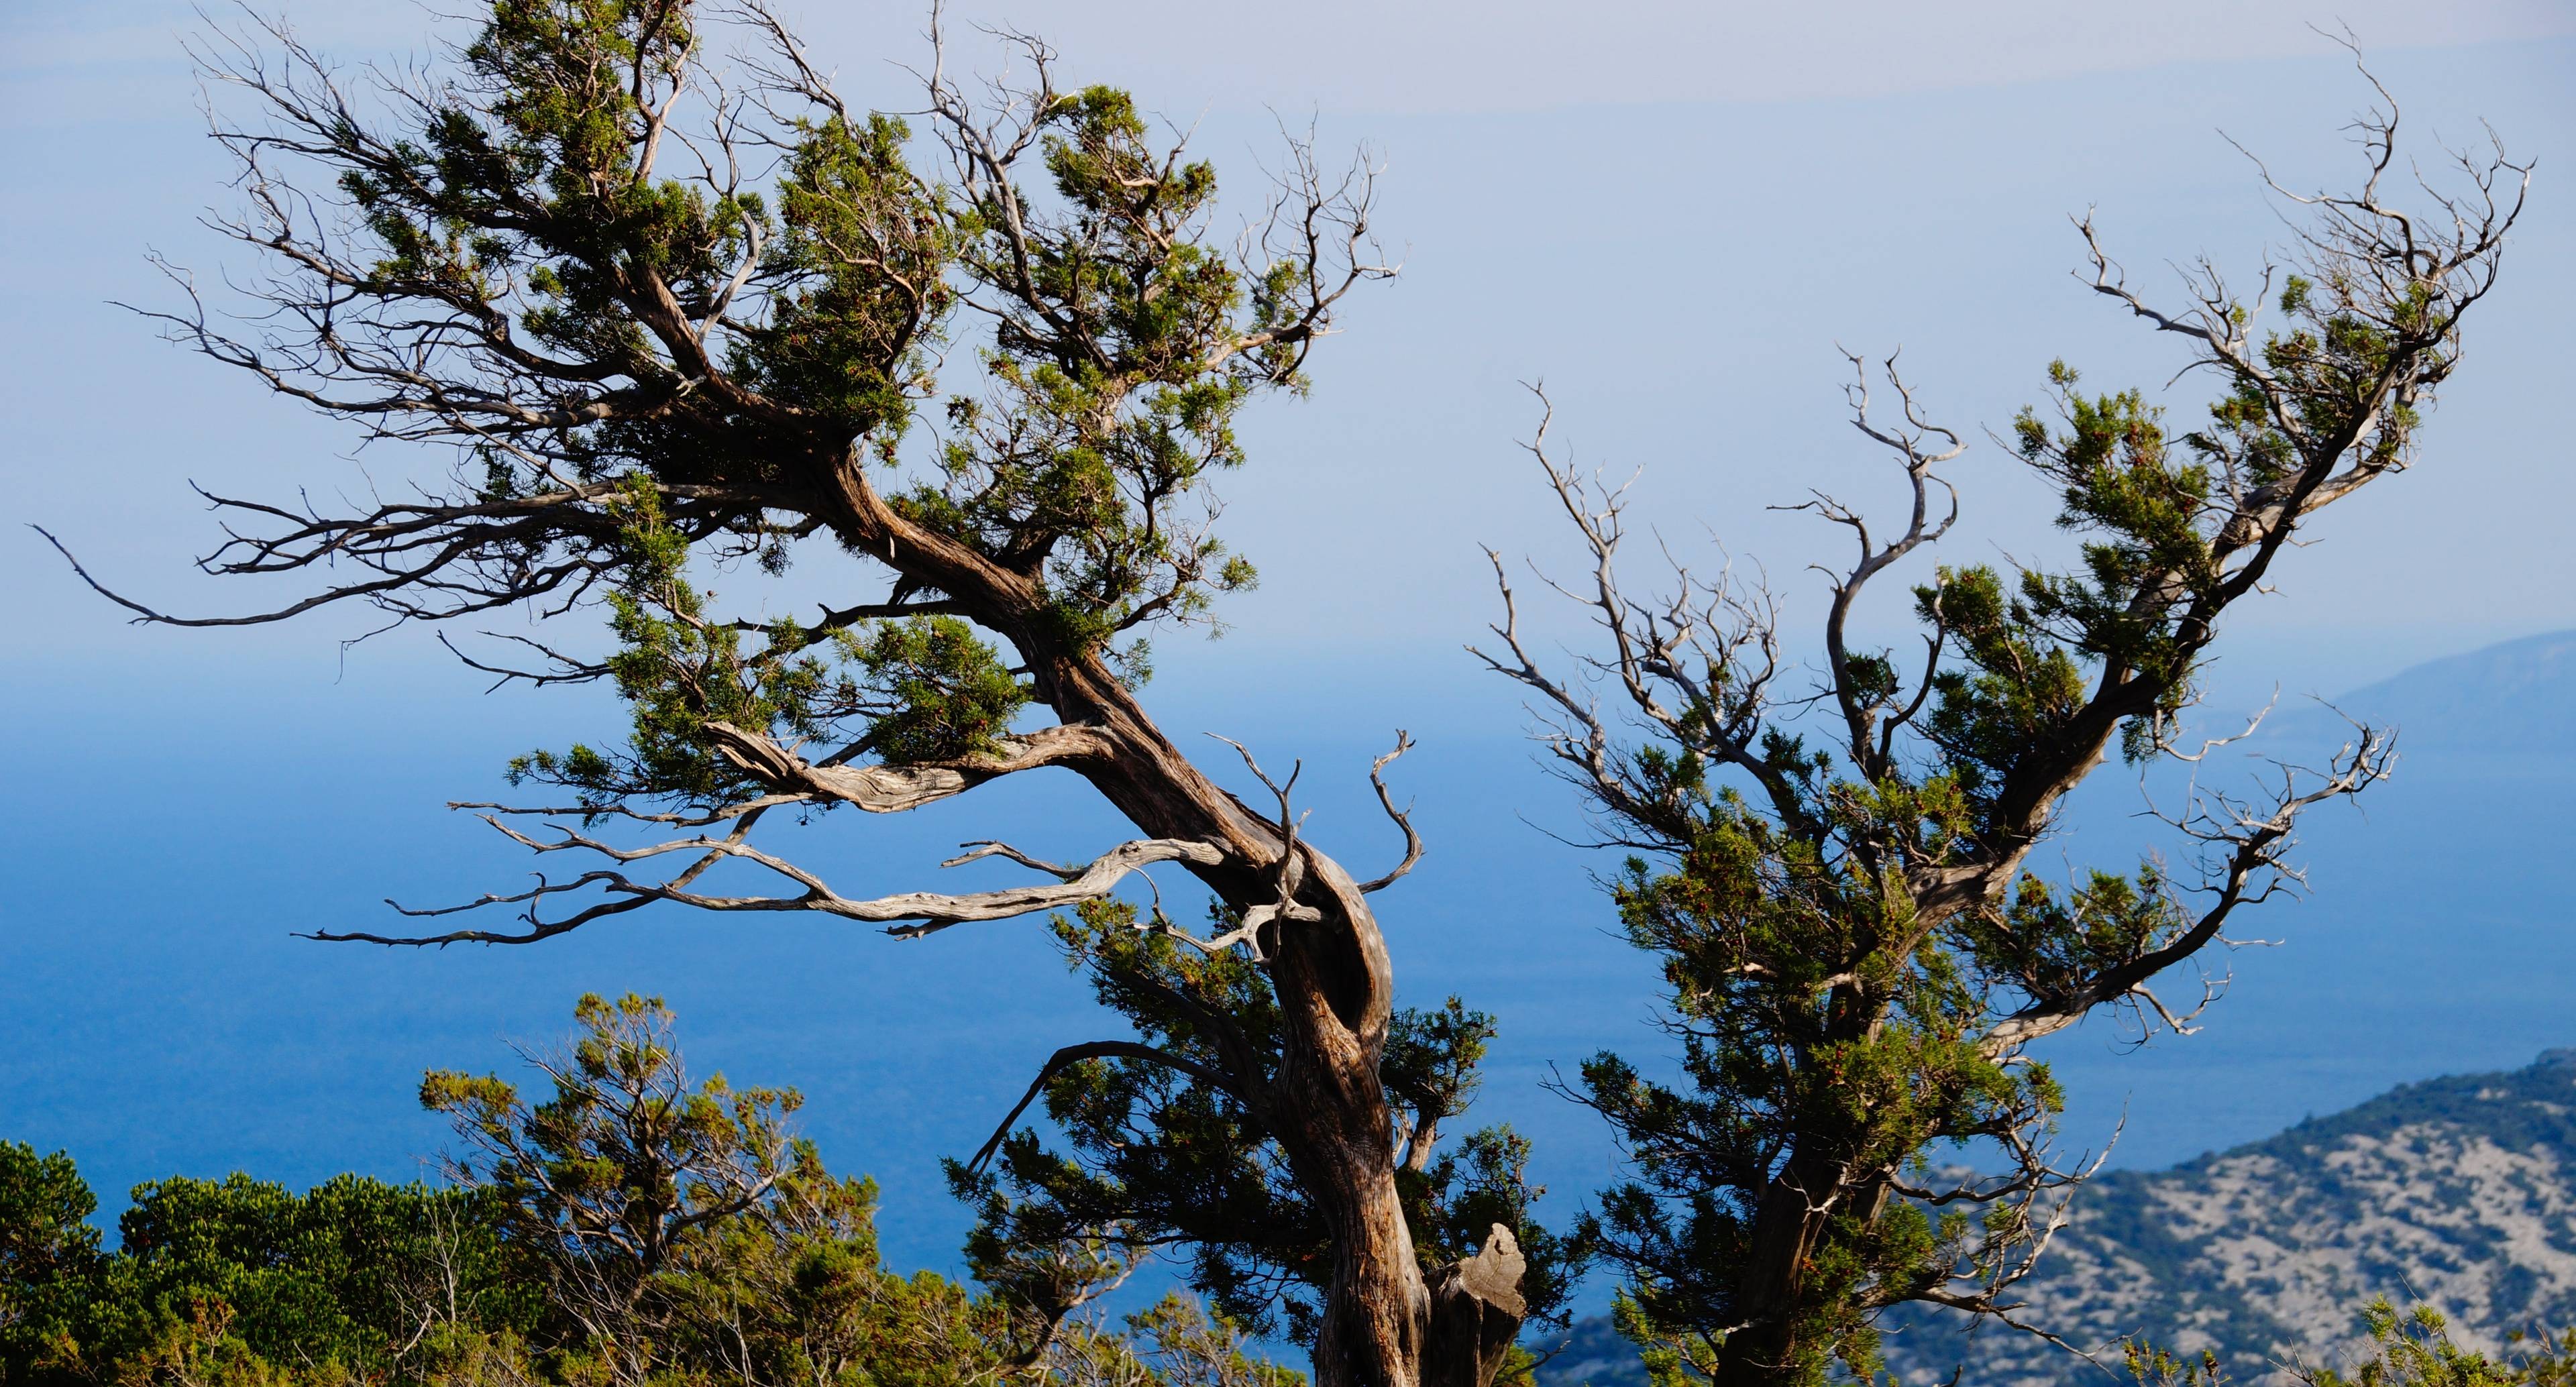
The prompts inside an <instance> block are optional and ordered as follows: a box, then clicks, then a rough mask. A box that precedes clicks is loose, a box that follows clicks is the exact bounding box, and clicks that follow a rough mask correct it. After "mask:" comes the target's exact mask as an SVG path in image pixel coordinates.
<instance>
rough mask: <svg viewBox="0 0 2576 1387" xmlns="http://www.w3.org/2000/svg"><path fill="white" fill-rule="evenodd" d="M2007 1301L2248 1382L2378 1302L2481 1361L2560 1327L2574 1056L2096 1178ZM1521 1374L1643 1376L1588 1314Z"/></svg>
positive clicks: (1624, 1382)
mask: <svg viewBox="0 0 2576 1387" xmlns="http://www.w3.org/2000/svg"><path fill="white" fill-rule="evenodd" d="M2023 1290H2024V1291H2025V1292H2026V1298H2027V1300H2028V1301H2029V1304H2030V1308H2029V1310H2028V1312H2027V1313H2028V1315H2029V1317H2030V1318H2031V1319H2032V1320H2033V1321H2034V1322H2035V1323H2038V1324H2041V1325H2045V1326H2048V1327H2050V1328H2052V1329H2054V1330H2056V1331H2057V1332H2059V1333H2060V1334H2062V1335H2063V1336H2064V1337H2065V1338H2066V1339H2067V1340H2068V1341H2070V1342H2073V1343H2076V1344H2078V1345H2080V1346H2083V1347H2086V1348H2096V1347H2102V1346H2111V1345H2116V1344H2117V1342H2118V1341H2119V1340H2120V1338H2121V1337H2122V1336H2124V1335H2128V1334H2142V1335H2144V1336H2145V1337H2147V1338H2148V1339H2150V1340H2153V1341H2155V1342H2158V1343H2162V1344H2165V1345H2167V1346H2170V1347H2174V1348H2178V1349H2182V1350H2186V1351H2189V1352H2194V1353H2197V1352H2198V1351H2199V1350H2201V1349H2203V1348H2209V1349H2214V1350H2216V1351H2217V1352H2219V1353H2220V1354H2221V1355H2222V1357H2224V1358H2226V1359H2228V1360H2229V1367H2230V1370H2231V1371H2232V1372H2234V1373H2235V1374H2236V1377H2237V1379H2238V1380H2239V1381H2241V1382H2246V1383H2254V1382H2260V1381H2262V1380H2263V1379H2264V1377H2265V1375H2266V1373H2267V1372H2268V1370H2269V1365H2270V1362H2271V1361H2272V1360H2276V1359H2278V1358H2279V1357H2281V1356H2283V1355H2286V1354H2288V1353H2290V1352H2292V1351H2294V1350H2305V1351H2307V1352H2310V1353H2318V1352H2323V1351H2327V1350H2330V1349H2332V1348H2333V1347H2335V1346H2336V1345H2338V1344H2340V1343H2342V1342H2344V1341H2345V1340H2346V1339H2347V1337H2348V1336H2349V1335H2351V1334H2352V1332H2353V1330H2354V1328H2355V1326H2354V1322H2353V1316H2354V1312H2355V1311H2357V1310H2358V1309H2359V1308H2360V1307H2361V1306H2362V1305H2363V1304H2364V1303H2365V1302H2367V1301H2368V1300H2369V1299H2370V1298H2371V1297H2373V1296H2376V1295H2387V1296H2390V1297H2392V1298H2396V1299H2400V1300H2403V1299H2405V1298H2406V1297H2408V1296H2409V1295H2410V1294H2412V1295H2414V1296H2416V1297H2419V1298H2421V1299H2423V1300H2426V1301H2429V1302H2431V1303H2432V1304H2434V1305H2436V1306H2438V1307H2440V1308H2441V1309H2442V1310H2443V1311H2445V1312H2446V1313H2448V1314H2450V1315H2451V1317H2452V1320H2453V1324H2454V1326H2455V1327H2456V1328H2457V1329H2458V1330H2459V1331H2460V1335H2459V1337H2460V1338H2461V1339H2462V1340H2463V1341H2465V1342H2469V1343H2472V1344H2475V1345H2478V1346H2480V1347H2490V1348H2491V1347H2494V1346H2495V1345H2496V1344H2498V1343H2499V1342H2500V1341H2501V1340H2502V1338H2503V1336H2504V1335H2505V1334H2506V1333H2507V1332H2509V1331H2511V1330H2515V1329H2523V1328H2529V1327H2532V1326H2534V1325H2544V1326H2550V1327H2554V1328H2565V1327H2567V1326H2570V1325H2576V1049H2563V1050H2551V1051H2548V1052H2547V1053H2545V1054H2543V1055H2542V1056H2541V1057H2540V1059H2539V1061H2538V1062H2537V1063H2535V1064H2533V1065H2532V1066H2531V1067H2529V1068H2527V1069H2522V1070H2517V1071H2514V1072H2510V1073H2501V1074H2474V1075H2467V1076H2461V1077H2453V1078H2445V1079H2433V1080H2430V1081H2427V1082H2425V1083H2420V1084H2409V1085H2406V1086H2405V1087H2402V1088H2399V1089H2397V1090H2395V1091H2393V1092H2390V1093H2388V1094H2385V1095H2383V1096H2381V1097H2379V1098H2375V1099H2372V1100H2371V1101H2369V1102H2367V1103H2364V1104H2362V1105H2360V1106H2359V1107H2355V1108H2351V1109H2348V1110H2346V1111H2344V1112H2340V1113H2336V1114H2334V1115H2332V1116H2330V1117H2321V1118H2311V1119H2309V1120H2308V1121H2306V1122H2302V1123H2300V1124H2299V1125H2298V1126H2296V1127H2293V1128H2291V1129H2290V1130H2289V1131H2286V1132H2283V1133H2282V1134H2280V1135H2279V1136H2276V1137H2273V1138H2271V1139H2269V1140H2266V1141H2260V1142H2255V1143H2252V1144H2250V1145H2246V1146H2240V1147H2237V1148H2236V1149H2234V1150H2232V1151H2227V1152H2224V1153H2220V1154H2215V1155H2208V1156H2203V1157H2201V1158H2199V1159H2198V1160H2194V1161H2190V1162H2186V1163H2185V1164H2183V1165H2180V1166H2177V1167H2175V1168H2173V1169H2171V1170H2164V1171H2156V1172H2152V1173H2143V1172H2132V1171H2121V1172H2115V1173H2112V1174H2109V1175H2106V1176H2104V1177H2102V1178H2101V1179H2100V1180H2098V1181H2096V1182H2095V1183H2094V1184H2093V1185H2092V1186H2091V1187H2090V1188H2089V1189H2087V1190H2086V1192H2085V1193H2084V1196H2083V1197H2082V1199H2081V1200H2080V1202H2079V1204H2078V1206H2077V1209H2076V1211H2075V1220H2074V1222H2073V1224H2072V1225H2071V1226H2069V1227H2068V1228H2067V1229H2066V1230H2065V1231H2064V1232H2062V1233H2060V1234H2059V1235H2058V1238H2057V1241H2056V1243H2055V1244H2054V1246H2052V1248H2051V1249H2050V1251H2049V1256H2048V1260H2047V1261H2046V1262H2045V1263H2044V1264H2043V1270H2042V1273H2041V1274H2040V1275H2039V1276H2037V1277H2035V1278H2033V1279H2032V1280H2031V1281H2029V1282H2026V1283H2024V1286H2023ZM1887 1327H1888V1328H1889V1329H1891V1330H1894V1331H1895V1332H1894V1333H1891V1334H1890V1335H1889V1339H1888V1348H1889V1358H1890V1363H1891V1366H1893V1367H1895V1368H1897V1369H1898V1371H1899V1372H1900V1374H1901V1375H1902V1378H1903V1380H1905V1381H1908V1382H1920V1381H1929V1382H1940V1381H1946V1380H1948V1378H1949V1377H1950V1374H1951V1370H1952V1369H1953V1368H1955V1367H1957V1366H1959V1365H1961V1364H1963V1363H1964V1364H1965V1365H1966V1366H1967V1371H1966V1373H1965V1374H1964V1376H1963V1378H1962V1380H1963V1381H1969V1382H1976V1383H1980V1384H1986V1385H1987V1387H2055V1385H2056V1384H2073V1383H2096V1382H2107V1381H2110V1380H2111V1379H2109V1378H2105V1377H2104V1376H2102V1374H2101V1373H2100V1372H2099V1371H2098V1370H2096V1369H2093V1368H2090V1367H2088V1366H2086V1365H2085V1364H2083V1363H2081V1362H2078V1361H2076V1360H2074V1359H2072V1358H2070V1357H2069V1356H2068V1355H2066V1354H2065V1353H2064V1352H2063V1351H2061V1350H2058V1349H2056V1348H2052V1347H2050V1346H2049V1345H2046V1344H2044V1343H2040V1342H2039V1341H2037V1340H2034V1339H2029V1338H2026V1337H2023V1336H2020V1335H2015V1334H2011V1333H2009V1332H2008V1331H2004V1332H1998V1331H1996V1330H1994V1329H1992V1328H1989V1329H1986V1330H1983V1331H1980V1332H1979V1333H1978V1334H1976V1335H1975V1336H1973V1337H1971V1336H1969V1335H1966V1334H1964V1333H1962V1332H1960V1330H1959V1329H1958V1328H1957V1327H1956V1326H1955V1325H1954V1324H1953V1323H1951V1322H1950V1321H1949V1320H1947V1319H1943V1318H1937V1317H1935V1316H1931V1315H1925V1314H1913V1315H1907V1316H1901V1317H1899V1318H1897V1319H1896V1320H1894V1321H1892V1322H1891V1323H1890V1324H1889V1325H1888V1326H1887ZM2115 1352H2116V1350H2115ZM2114 1362H2116V1358H2115V1359H2114ZM1540 1380H1541V1382H1542V1383H1544V1384H1546V1387H1559V1385H1560V1384H1563V1387H1574V1384H1579V1383H1584V1382H1589V1383H1591V1384H1593V1387H1629V1385H1630V1384H1642V1383H1643V1382H1644V1380H1645V1379H1644V1375H1643V1374H1642V1373H1641V1372H1640V1371H1639V1370H1638V1368H1637V1366H1636V1362H1635V1356H1634V1353H1633V1352H1632V1351H1628V1350H1625V1349H1624V1347H1623V1346H1621V1345H1620V1344H1619V1341H1618V1337H1617V1335H1616V1334H1614V1333H1612V1332H1611V1331H1610V1328H1609V1325H1608V1324H1607V1323H1606V1322H1605V1321H1598V1320H1596V1321H1589V1322H1587V1323H1585V1324H1584V1325H1583V1326H1581V1327H1580V1333H1579V1334H1578V1336H1577V1339H1576V1341H1575V1343H1574V1344H1573V1345H1572V1346H1570V1347H1569V1348H1568V1350H1567V1351H1566V1352H1564V1353H1563V1354H1561V1355H1559V1356H1558V1358H1557V1359H1556V1360H1555V1361H1554V1362H1552V1363H1551V1364H1550V1365H1549V1370H1548V1371H1547V1372H1545V1373H1543V1374H1542V1375H1541V1378H1540Z"/></svg>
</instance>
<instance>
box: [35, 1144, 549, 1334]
mask: <svg viewBox="0 0 2576 1387" xmlns="http://www.w3.org/2000/svg"><path fill="white" fill-rule="evenodd" d="M25 1151H26V1148H24V1147H13V1146H5V1145H0V1160H9V1159H10V1158H11V1157H12V1156H14V1155H16V1154H18V1153H24V1152H25ZM43 1164H44V1165H45V1167H46V1169H45V1170H44V1172H43V1174H44V1177H45V1180H44V1188H45V1190H46V1192H47V1203H48V1205H49V1206H50V1210H51V1212H50V1213H48V1214H45V1215H42V1216H40V1217H39V1219H38V1220H37V1221H36V1222H35V1223H33V1224H30V1223H27V1222H23V1221H22V1214H23V1207H22V1208H19V1209H12V1210H11V1211H10V1212H9V1215H8V1224H7V1232H6V1234H5V1235H0V1236H6V1237H7V1238H8V1240H9V1241H10V1242H11V1243H13V1244H19V1245H21V1246H23V1245H24V1244H25V1240H26V1238H27V1236H28V1235H29V1234H31V1233H32V1234H35V1235H37V1236H38V1237H40V1238H42V1239H44V1240H46V1241H50V1242H51V1243H52V1244H53V1245H54V1247H55V1249H56V1252H57V1255H55V1256H54V1257H53V1258H52V1259H51V1261H50V1263H48V1262H47V1261H45V1260H42V1259H37V1258H27V1259H23V1260H22V1259H17V1258H12V1259H11V1261H10V1262H9V1264H8V1265H7V1266H5V1267H0V1306H6V1307H10V1308H11V1309H12V1310H16V1311H32V1312H33V1313H27V1314H12V1315H9V1316H7V1317H6V1318H0V1324H6V1325H8V1327H9V1329H10V1331H11V1332H9V1333H8V1334H7V1336H6V1337H5V1339H0V1381H6V1382H10V1383H56V1384H72V1383H88V1382H127V1381H142V1380H164V1379H167V1378H171V1377H174V1376H175V1377H178V1378H179V1379H181V1380H189V1379H190V1378H192V1377H193V1378H194V1379H197V1380H208V1381H223V1382H240V1383H252V1382H285V1381H295V1382H310V1383H315V1384H340V1383H354V1382H359V1381H379V1380H383V1379H385V1378H386V1377H388V1376H398V1377H403V1378H405V1379H407V1380H419V1379H420V1378H421V1377H422V1376H423V1375H424V1374H427V1373H430V1372H432V1371H434V1369H435V1365H436V1364H437V1362H438V1361H440V1360H441V1358H442V1356H443V1355H445V1354H447V1353H448V1352H450V1351H451V1350H452V1349H453V1348H454V1347H455V1338H454V1335H452V1334H449V1333H446V1332H444V1331H443V1330H442V1332H436V1333H433V1332H432V1330H433V1328H437V1327H440V1326H443V1325H444V1326H452V1325H453V1324H454V1323H458V1322H468V1321H470V1322H471V1323H472V1324H474V1325H475V1326H477V1327H478V1328H477V1330H476V1331H474V1332H478V1333H487V1334H498V1335H511V1334H516V1333H519V1332H522V1331H524V1330H526V1329H529V1328H531V1327H533V1326H534V1325H535V1324H536V1323H537V1321H538V1318H539V1315H540V1305H539V1301H538V1298H537V1297H535V1296H534V1295H532V1294H530V1293H529V1292H528V1291H527V1290H526V1288H525V1272H526V1268H525V1266H524V1263H522V1262H520V1261H519V1260H518V1258H517V1257H516V1255H515V1253H514V1250H513V1249H511V1248H509V1247H506V1246H505V1245H504V1244H503V1242H502V1241H501V1237H500V1231H499V1229H498V1227H497V1225H496V1222H495V1219H494V1217H493V1215H494V1212H495V1209H496V1203H495V1201H493V1200H491V1199H489V1198H488V1197H485V1196H483V1195H481V1194H477V1193H473V1192H468V1191H459V1190H434V1189H430V1188H427V1187H425V1186H421V1185H402V1186H397V1185H387V1184H384V1183H382V1182H380V1181H376V1180H372V1179H368V1178H365V1177H361V1176H352V1175H342V1176H336V1177H334V1178H332V1179H331V1180H329V1181H326V1182H324V1183H323V1184H321V1185H317V1186H315V1187H314V1188H313V1189H312V1190H311V1191H309V1192H307V1193H305V1194H301V1195H297V1194H292V1193H290V1192H288V1191H287V1190H286V1189H284V1188H283V1187H281V1186H278V1185H274V1184H269V1183H265V1182H262V1181H257V1180H253V1179H250V1178H249V1177H247V1176H243V1175H234V1176H231V1177H229V1178H227V1179H224V1180H220V1181H217V1180H192V1179H185V1178H177V1179H170V1180H160V1181H152V1182H148V1183H145V1184H143V1185H139V1186H137V1187H136V1188H135V1190H134V1191H133V1200H134V1203H133V1206H132V1207H131V1208H129V1209H127V1210H126V1211H125V1213H124V1214H123V1215H122V1216H120V1217H119V1219H118V1221H117V1226H118V1231H119V1234H120V1237H121V1240H122V1245H121V1246H120V1247H119V1248H118V1250H117V1251H116V1252H114V1253H112V1254H101V1253H100V1252H99V1251H98V1250H97V1234H96V1231H95V1230H93V1229H90V1228H87V1227H86V1226H79V1227H74V1226H71V1225H67V1224H61V1223H59V1222H57V1221H55V1220H57V1219H58V1218H59V1216H60V1215H62V1214H66V1213H69V1212H71V1211H72V1210H74V1209H77V1210H79V1211H81V1212H82V1213H83V1214H85V1213H87V1212H88V1211H89V1210H90V1209H92V1208H94V1207H95V1203H96V1201H95V1200H94V1199H93V1198H92V1197H91V1195H90V1192H89V1190H88V1187H87V1186H86V1185H85V1184H83V1183H81V1182H80V1180H79V1177H78V1175H77V1174H76V1173H74V1172H73V1170H72V1167H71V1163H70V1161H69V1160H68V1159H66V1158H64V1157H62V1156H61V1155H60V1154H59V1153H58V1154H57V1155H55V1156H52V1157H47V1158H45V1162H44V1163H43ZM10 1173H11V1174H12V1175H16V1174H18V1173H20V1172H19V1171H17V1170H12V1171H11V1172H10ZM11 1183H12V1184H15V1183H16V1182H15V1181H14V1180H12V1181H11Z"/></svg>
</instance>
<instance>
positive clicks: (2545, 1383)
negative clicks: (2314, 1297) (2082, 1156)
mask: <svg viewBox="0 0 2576 1387" xmlns="http://www.w3.org/2000/svg"><path fill="white" fill-rule="evenodd" d="M2361 1327H2362V1332H2363V1335H2364V1338H2365V1343H2364V1346H2363V1348H2362V1349H2361V1351H2360V1352H2358V1353H2356V1354H2348V1355H2346V1356H2345V1357H2346V1361H2344V1362H2343V1363H2342V1364H2340V1365H2339V1366H2328V1365H2325V1364H2320V1363H2316V1362H2312V1361H2308V1360H2305V1359H2298V1360H2294V1361H2292V1362H2290V1363H2288V1364H2285V1365H2283V1367H2284V1368H2285V1370H2286V1372H2287V1374H2288V1376H2289V1377H2290V1378H2291V1380H2293V1381H2296V1382H2298V1383H2301V1384H2303V1387H2562V1385H2563V1384H2566V1383H2570V1382H2576V1359H2571V1358H2570V1357H2569V1356H2568V1355H2567V1353H2566V1352H2565V1350H2564V1349H2563V1348H2562V1347H2561V1345H2560V1343H2559V1341H2558V1340H2557V1339H2555V1338H2552V1337H2550V1336H2548V1335H2538V1336H2532V1335H2524V1334H2515V1335H2513V1336H2512V1340H2511V1342H2510V1343H2509V1344H2508V1345H2507V1347H2506V1350H2505V1352H2504V1353H2503V1354H2502V1355H2500V1356H2489V1355H2487V1354H2483V1353H2476V1352H2472V1351H2470V1350H2468V1349H2464V1348H2462V1347H2460V1346H2459V1345H2458V1344H2457V1343H2455V1342H2453V1341H2452V1339H2451V1329H2450V1322H2449V1321H2448V1320H2447V1319H2445V1318H2444V1317H2443V1315H2442V1313H2441V1312H2440V1311H2438V1310H2435V1309H2434V1308H2433V1307H2432V1306H2429V1305H2418V1306H2416V1307H2415V1308H2414V1309H2412V1310H2409V1311H2405V1312H2403V1313H2401V1312H2400V1311H2399V1310H2398V1309H2397V1307H2396V1306H2395V1305H2394V1304H2392V1303H2391V1302H2390V1301H2389V1300H2388V1298H2387V1297H2385V1296H2382V1297H2380V1298H2378V1299H2376V1300H2374V1301H2372V1302H2371V1303H2370V1304H2369V1305H2367V1306H2365V1307H2363V1309H2362V1312H2361ZM2127 1357H2128V1370H2129V1375H2130V1376H2131V1377H2133V1378H2135V1379H2136V1380H2137V1382H2138V1383H2139V1387H2227V1384H2228V1383H2229V1382H2230V1381H2232V1379H2231V1378H2229V1377H2228V1375H2227V1374H2226V1372H2225V1370H2224V1369H2222V1368H2221V1367H2220V1366H2219V1361H2218V1356H2217V1355H2216V1354H2212V1353H2204V1354H2202V1355H2201V1356H2200V1357H2199V1358H2198V1359H2196V1360H2191V1359H2182V1358H2177V1357H2175V1356H2174V1355H2173V1354H2172V1353H2169V1352H2167V1351H2166V1350H2164V1349H2161V1348H2158V1347H2156V1346H2154V1345H2152V1344H2148V1343H2143V1342H2140V1341H2137V1340H2131V1341H2130V1342H2129V1343H2128V1345H2127Z"/></svg>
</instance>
